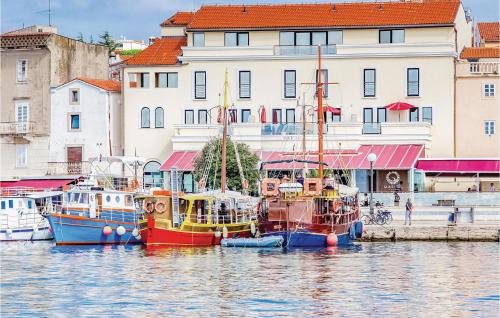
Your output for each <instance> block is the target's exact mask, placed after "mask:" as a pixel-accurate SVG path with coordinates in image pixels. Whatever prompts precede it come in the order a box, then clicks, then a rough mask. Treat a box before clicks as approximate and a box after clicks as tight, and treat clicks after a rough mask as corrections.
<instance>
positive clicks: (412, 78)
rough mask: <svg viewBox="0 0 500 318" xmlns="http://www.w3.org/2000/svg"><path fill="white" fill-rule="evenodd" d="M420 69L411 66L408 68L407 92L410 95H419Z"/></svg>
mask: <svg viewBox="0 0 500 318" xmlns="http://www.w3.org/2000/svg"><path fill="white" fill-rule="evenodd" d="M419 73H420V69H418V68H409V69H408V70H407V86H406V90H407V94H408V96H419V95H420V92H419V86H420V85H419V77H420V74H419Z"/></svg>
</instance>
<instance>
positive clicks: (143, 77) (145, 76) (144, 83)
mask: <svg viewBox="0 0 500 318" xmlns="http://www.w3.org/2000/svg"><path fill="white" fill-rule="evenodd" d="M138 86H139V87H142V88H149V73H139V83H138Z"/></svg>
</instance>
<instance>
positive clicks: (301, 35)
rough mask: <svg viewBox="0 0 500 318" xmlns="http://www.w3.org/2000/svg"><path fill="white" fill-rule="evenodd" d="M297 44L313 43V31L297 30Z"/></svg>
mask: <svg viewBox="0 0 500 318" xmlns="http://www.w3.org/2000/svg"><path fill="white" fill-rule="evenodd" d="M295 45H311V32H295Z"/></svg>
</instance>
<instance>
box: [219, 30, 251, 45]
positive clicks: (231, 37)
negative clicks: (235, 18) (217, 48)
mask: <svg viewBox="0 0 500 318" xmlns="http://www.w3.org/2000/svg"><path fill="white" fill-rule="evenodd" d="M248 43H249V41H248V32H226V33H224V46H248Z"/></svg>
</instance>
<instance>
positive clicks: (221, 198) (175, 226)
mask: <svg viewBox="0 0 500 318" xmlns="http://www.w3.org/2000/svg"><path fill="white" fill-rule="evenodd" d="M227 93H228V80H227V70H226V72H225V76H224V108H223V121H222V122H223V132H222V167H221V189H220V191H210V192H204V193H197V194H188V195H179V192H178V189H177V172H176V170H173V171H171V174H172V175H171V191H167V190H161V191H153V193H152V194H149V195H141V196H138V197H136V202H137V206H139V207H140V209H142V210H143V211H144V213H145V214H146V215H147V219H146V221H144V222H142V223H141V224H140V234H141V239H142V241H143V242H144V244H146V245H147V246H155V245H170V246H211V245H219V244H220V242H221V239H222V238H225V237H230V238H232V237H249V236H250V235H251V234H252V232H254V233H255V230H256V228H255V222H256V220H257V208H256V205H257V204H256V202H255V200H253V199H252V198H250V197H248V196H246V195H242V194H241V193H239V192H234V191H226V156H227V149H226V146H227V138H228V137H227V130H228V129H227V125H228V120H227V119H228V118H227V111H228V102H227Z"/></svg>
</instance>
